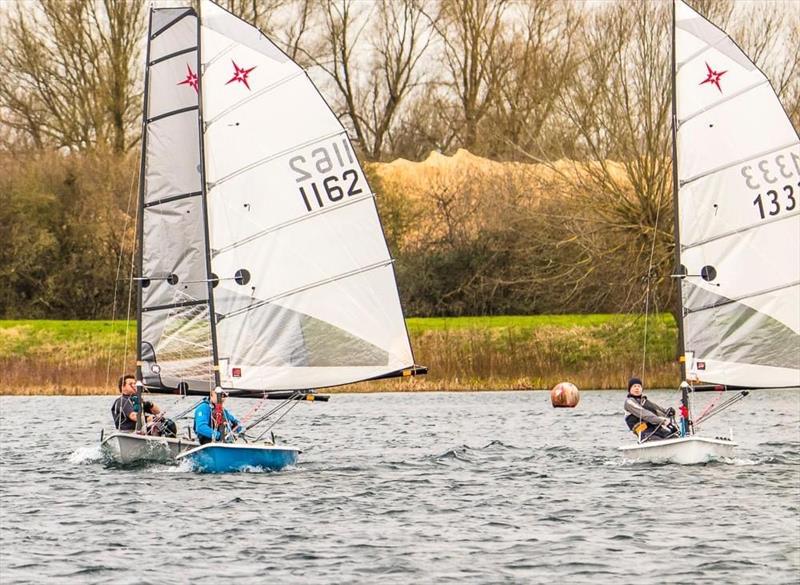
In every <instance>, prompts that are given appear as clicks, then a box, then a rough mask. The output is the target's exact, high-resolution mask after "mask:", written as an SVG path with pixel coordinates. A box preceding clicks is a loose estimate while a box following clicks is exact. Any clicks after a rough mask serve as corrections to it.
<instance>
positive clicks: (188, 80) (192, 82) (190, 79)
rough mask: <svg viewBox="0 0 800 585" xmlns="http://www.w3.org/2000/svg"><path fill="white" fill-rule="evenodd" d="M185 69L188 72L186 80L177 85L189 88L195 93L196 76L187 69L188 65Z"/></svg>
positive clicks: (189, 68)
mask: <svg viewBox="0 0 800 585" xmlns="http://www.w3.org/2000/svg"><path fill="white" fill-rule="evenodd" d="M186 69H187V71H188V72H187V73H186V79H184V80H183V81H179V82H178V83H177V85H188V86H189V87H191V88H192V89H194V91H195V93H197V74H196V73H195V72H194V71H192V68H191V67H189V65H188V64H187V65H186Z"/></svg>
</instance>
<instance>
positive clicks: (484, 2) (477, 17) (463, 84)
mask: <svg viewBox="0 0 800 585" xmlns="http://www.w3.org/2000/svg"><path fill="white" fill-rule="evenodd" d="M508 5H509V3H508V2H507V1H506V0H441V10H440V12H439V13H438V14H436V15H429V18H430V20H431V23H432V25H433V28H434V30H435V31H436V32H437V34H438V35H439V37H440V40H441V42H442V47H443V49H442V57H443V60H444V65H445V78H444V81H443V83H444V84H445V85H446V86H447V87H448V88H449V89H450V91H451V92H452V94H453V95H455V96H456V98H457V100H458V103H459V105H460V107H461V117H462V119H461V123H462V125H463V126H462V129H461V130H462V131H461V144H462V145H463V147H464V148H466V149H467V150H470V151H471V152H474V153H475V154H480V153H479V152H476V149H475V147H476V145H477V144H478V126H479V124H480V123H481V120H483V118H484V116H485V115H486V113H487V112H488V111H489V108H490V107H491V105H492V103H493V102H494V100H495V99H497V98H498V96H499V95H500V92H501V90H502V85H503V82H504V80H505V78H506V76H507V75H508V71H509V68H510V66H511V63H512V55H513V52H512V49H511V45H510V43H509V41H508V39H507V38H506V35H507V32H508V27H507V26H506V23H505V21H504V18H503V17H504V14H505V11H506V8H507V7H508Z"/></svg>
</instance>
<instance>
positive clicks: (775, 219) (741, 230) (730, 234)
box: [681, 210, 800, 251]
mask: <svg viewBox="0 0 800 585" xmlns="http://www.w3.org/2000/svg"><path fill="white" fill-rule="evenodd" d="M796 215H800V210H798V211H793V212H790V213H789V214H788V215H785V216H781V217H773V218H765V219H764V220H763V221H762V222H761V223H755V224H750V225H747V226H744V227H741V228H739V229H737V230H734V231H730V232H725V233H722V234H717V235H715V236H712V237H710V238H706V239H704V240H698V241H696V242H691V243H686V244H684V243H681V250H684V251H685V250H691V249H692V248H696V247H697V246H703V245H705V244H709V243H711V242H715V241H717V240H722V239H725V238H730V237H734V236H738V235H741V234H743V233H745V232H748V231H750V230H754V229H759V228H762V227H764V226H765V225H767V224H770V223H777V222H779V221H786V220H788V219H793V218H794V217H795V216H796Z"/></svg>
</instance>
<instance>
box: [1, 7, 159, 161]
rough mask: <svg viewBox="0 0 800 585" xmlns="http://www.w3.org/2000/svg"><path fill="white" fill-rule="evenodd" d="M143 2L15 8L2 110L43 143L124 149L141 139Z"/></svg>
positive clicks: (4, 58) (8, 27)
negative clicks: (139, 120)
mask: <svg viewBox="0 0 800 585" xmlns="http://www.w3.org/2000/svg"><path fill="white" fill-rule="evenodd" d="M142 7H143V4H142V3H140V2H128V1H126V0H97V1H95V0H71V1H70V2H69V3H68V4H65V3H64V2H61V1H59V0H41V1H40V2H39V3H38V5H37V6H36V8H35V9H34V10H31V5H30V4H29V3H26V2H17V3H16V4H15V5H14V7H13V8H10V9H8V15H7V16H8V18H7V19H4V22H5V24H4V26H3V29H2V37H3V38H2V40H3V44H2V49H0V67H2V69H3V70H4V71H5V74H4V75H3V76H2V77H0V112H2V114H0V115H2V121H3V122H4V123H5V124H7V125H8V126H9V127H11V128H13V129H14V131H15V136H16V138H17V139H20V140H23V141H27V142H29V143H30V145H32V146H34V147H36V148H45V147H56V148H60V147H67V148H73V149H91V148H96V147H98V146H106V145H108V146H110V147H111V148H112V149H113V150H114V151H115V152H119V153H122V152H125V151H127V150H128V149H129V148H131V146H133V145H134V144H135V143H136V141H137V140H138V132H137V128H138V125H137V120H138V117H139V115H138V105H139V99H140V96H139V92H138V89H137V88H138V87H139V85H138V83H137V81H138V75H139V71H140V69H141V67H139V65H138V63H137V58H138V56H139V44H138V43H139V40H140V38H141V36H142V33H143V30H144V18H143V8H142Z"/></svg>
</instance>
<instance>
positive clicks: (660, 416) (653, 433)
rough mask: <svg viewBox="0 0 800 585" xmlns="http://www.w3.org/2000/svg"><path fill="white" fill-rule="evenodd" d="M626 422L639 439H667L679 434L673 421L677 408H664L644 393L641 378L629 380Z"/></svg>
mask: <svg viewBox="0 0 800 585" xmlns="http://www.w3.org/2000/svg"><path fill="white" fill-rule="evenodd" d="M625 412H626V413H628V414H627V416H626V417H625V422H626V423H627V424H628V428H629V429H630V430H632V431H633V432H634V433H635V434H636V436H637V437H639V440H640V441H642V442H644V441H649V440H653V439H667V438H669V437H672V436H676V435H677V432H678V431H677V429H676V428H675V427H674V426H673V425H672V423H671V417H673V416H675V409H674V408H668V409H667V410H664V409H663V408H661V407H660V406H659V405H658V404H656V403H655V402H652V401H650V400H648V399H647V396H644V395H643V394H642V381H641V380H640V379H639V378H631V379H630V380H628V396H627V397H626V398H625Z"/></svg>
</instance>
